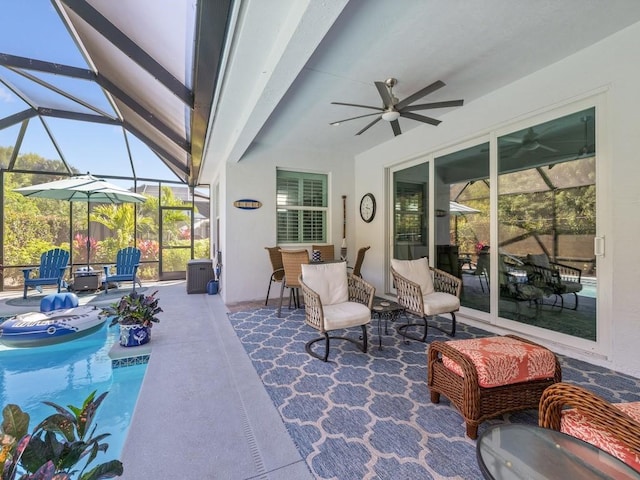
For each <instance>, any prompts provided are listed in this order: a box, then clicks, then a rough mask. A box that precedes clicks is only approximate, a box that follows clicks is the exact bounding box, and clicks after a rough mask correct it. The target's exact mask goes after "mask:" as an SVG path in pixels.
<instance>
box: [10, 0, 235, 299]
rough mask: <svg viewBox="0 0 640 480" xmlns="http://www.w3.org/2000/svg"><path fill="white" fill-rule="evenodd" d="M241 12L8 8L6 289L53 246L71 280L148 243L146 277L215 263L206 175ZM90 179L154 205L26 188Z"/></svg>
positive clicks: (143, 2) (141, 5)
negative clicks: (42, 194)
mask: <svg viewBox="0 0 640 480" xmlns="http://www.w3.org/2000/svg"><path fill="white" fill-rule="evenodd" d="M230 3H231V2H230V0H229V1H215V2H194V1H183V0H178V1H175V2H166V3H165V4H164V5H163V8H162V9H158V8H154V5H155V3H154V1H153V0H139V1H136V2H127V3H126V5H124V4H122V3H120V2H105V1H100V0H89V1H84V0H34V1H29V2H17V1H15V2H14V1H12V2H3V4H2V18H3V22H2V23H3V28H2V29H0V167H1V171H0V187H1V189H2V190H1V195H0V201H1V205H0V207H1V213H2V222H1V224H0V229H1V232H0V233H1V235H0V242H1V245H0V247H1V248H0V263H1V264H2V267H3V268H2V277H1V283H0V288H2V289H7V288H14V287H15V288H18V287H21V285H22V279H23V275H22V272H21V268H24V267H27V266H37V265H38V264H39V259H40V255H41V253H42V252H44V251H46V250H48V249H50V248H54V247H60V248H64V249H65V250H68V251H69V252H70V254H71V260H70V263H71V265H72V270H70V273H72V272H73V269H76V268H78V267H80V266H86V265H87V264H88V265H89V266H91V267H92V268H94V269H101V266H102V265H105V264H113V263H115V256H116V252H117V251H118V250H119V249H120V248H123V247H127V246H136V247H138V248H140V250H141V251H142V261H141V268H140V276H141V277H142V279H143V280H144V279H172V278H184V275H185V271H186V265H187V262H188V260H189V259H192V258H210V257H211V249H212V248H214V246H213V245H212V242H211V241H210V231H211V230H210V211H211V207H210V200H209V197H210V195H209V187H208V185H201V184H199V179H198V177H199V172H200V167H201V161H202V152H203V149H204V138H205V134H206V128H207V123H208V121H209V117H210V113H211V112H210V109H211V104H212V98H213V95H214V91H215V83H216V79H217V72H218V65H219V60H220V56H221V54H222V49H223V46H224V41H223V39H224V36H225V34H226V25H227V23H228V14H229V5H230ZM202 22H206V23H207V25H208V28H207V29H206V32H205V31H204V30H200V29H199V28H198V26H199V25H200V24H201V23H202ZM203 58H206V59H207V61H206V62H204V61H202V59H203ZM196 66H198V68H196ZM86 173H91V174H92V175H94V176H96V177H99V178H103V179H105V180H108V181H109V182H110V183H113V184H115V185H117V186H119V187H121V188H124V189H127V190H130V191H131V192H137V193H139V194H142V195H143V196H145V197H146V201H145V202H144V203H139V204H126V203H125V204H100V203H88V202H67V201H61V200H49V199H41V198H27V197H24V196H23V195H21V194H20V193H17V192H16V191H15V189H16V188H19V187H24V186H30V185H34V184H39V183H45V182H50V181H54V180H58V179H62V178H68V177H70V176H74V175H78V174H86ZM87 210H89V212H87ZM87 213H88V215H87ZM89 224H90V225H89Z"/></svg>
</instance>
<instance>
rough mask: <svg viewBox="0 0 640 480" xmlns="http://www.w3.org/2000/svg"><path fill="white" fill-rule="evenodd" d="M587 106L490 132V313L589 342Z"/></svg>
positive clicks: (592, 318)
mask: <svg viewBox="0 0 640 480" xmlns="http://www.w3.org/2000/svg"><path fill="white" fill-rule="evenodd" d="M595 129H596V124H595V108H590V109H587V110H582V111H579V112H576V113H573V114H571V115H566V116H563V117H561V118H557V119H554V120H551V121H548V122H545V123H540V124H537V125H532V126H530V127H527V128H525V129H522V130H519V131H516V132H513V133H510V134H508V135H504V136H501V137H499V138H498V191H499V196H498V253H499V257H498V273H499V276H498V281H499V288H500V303H499V311H498V314H499V316H500V317H504V318H509V319H513V320H516V321H518V322H523V323H528V324H532V325H536V326H538V327H542V328H545V329H549V330H554V331H557V332H561V333H565V334H568V335H573V336H577V337H580V338H584V339H586V340H593V341H595V340H596V300H597V294H596V292H597V289H596V286H597V275H596V273H597V269H596V257H595V255H594V239H595V235H596V144H595Z"/></svg>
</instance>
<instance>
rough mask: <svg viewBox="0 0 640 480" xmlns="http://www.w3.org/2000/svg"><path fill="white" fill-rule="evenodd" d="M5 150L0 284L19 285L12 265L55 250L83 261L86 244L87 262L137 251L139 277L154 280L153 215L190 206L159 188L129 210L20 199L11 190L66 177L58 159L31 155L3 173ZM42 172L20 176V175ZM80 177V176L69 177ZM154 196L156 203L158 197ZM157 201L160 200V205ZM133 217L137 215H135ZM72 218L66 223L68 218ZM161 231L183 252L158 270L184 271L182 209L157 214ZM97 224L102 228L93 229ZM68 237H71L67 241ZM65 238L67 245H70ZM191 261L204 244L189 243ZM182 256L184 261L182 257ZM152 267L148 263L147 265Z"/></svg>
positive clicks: (0, 162) (156, 237) (186, 220)
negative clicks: (123, 251) (1, 275)
mask: <svg viewBox="0 0 640 480" xmlns="http://www.w3.org/2000/svg"><path fill="white" fill-rule="evenodd" d="M11 153H12V149H11V148H6V147H0V168H3V169H5V171H4V172H3V179H4V189H3V190H4V211H3V213H4V238H3V242H4V252H3V253H4V260H5V262H4V267H5V268H4V282H5V285H11V284H15V285H19V284H20V283H21V281H22V272H21V271H20V269H19V268H11V267H12V266H16V267H18V266H22V265H37V264H38V263H39V259H40V255H41V254H42V252H44V251H46V250H49V249H51V248H55V247H60V248H63V249H65V250H69V251H70V252H71V253H72V260H73V263H74V264H76V265H82V264H84V263H86V262H87V240H88V241H89V243H90V244H91V248H90V252H91V258H90V259H88V260H89V262H91V263H102V264H110V263H113V261H114V259H115V257H116V254H117V252H118V250H120V249H121V248H124V247H127V246H137V247H138V248H140V250H142V253H143V255H142V261H143V263H142V265H141V267H140V269H139V273H138V274H139V276H140V277H142V278H143V279H145V278H146V279H149V278H156V276H157V270H158V269H157V266H158V264H157V262H158V260H159V258H160V231H159V224H160V221H159V212H160V202H161V201H162V206H163V207H187V208H188V207H190V203H188V202H184V201H182V200H181V199H179V198H177V197H176V196H175V195H174V191H173V190H172V188H171V187H169V186H166V185H164V186H162V187H161V189H160V191H159V192H157V193H156V195H155V196H154V195H146V196H147V201H146V202H145V203H143V204H140V205H137V207H135V208H134V206H133V205H132V204H122V205H107V204H91V206H89V205H88V204H87V203H84V202H73V203H72V204H71V203H69V202H66V201H60V200H49V199H39V198H26V197H24V196H22V195H21V194H19V193H17V192H15V191H14V189H16V188H19V187H22V186H28V185H33V184H38V183H45V182H50V181H54V180H58V179H61V178H65V177H63V176H61V175H58V174H55V173H54V172H66V168H65V166H64V164H63V163H62V162H61V161H60V160H45V159H43V158H42V157H40V156H38V155H34V154H26V155H19V156H18V157H17V161H16V164H15V168H16V169H17V168H20V170H21V171H20V172H12V171H9V170H6V169H7V167H8V165H9V161H10V159H11ZM35 171H40V172H48V173H25V172H35ZM73 173H80V172H73ZM158 197H160V198H158ZM160 199H161V200H160ZM87 208H89V209H90V217H89V218H90V221H91V232H90V233H91V236H90V238H88V239H87V234H86V232H87ZM136 215H137V216H136ZM70 216H71V218H72V219H73V223H72V224H70V222H69V219H70ZM162 220H163V227H164V229H165V232H174V231H175V232H176V235H175V237H170V238H165V242H173V241H174V240H175V241H176V242H179V245H180V246H183V247H185V249H184V250H182V249H178V250H167V251H165V252H163V254H164V257H163V266H164V267H165V270H167V271H176V270H180V271H183V270H185V265H186V262H187V261H188V260H189V259H190V258H191V239H190V238H189V236H186V237H185V236H184V234H183V233H182V232H183V230H181V228H183V227H185V226H187V227H188V228H190V225H191V222H190V217H189V215H187V214H186V213H185V212H184V210H180V209H175V210H171V209H169V210H166V209H165V210H163V218H162ZM97 224H99V225H101V226H102V227H99V226H97ZM70 233H71V235H72V236H70ZM70 239H71V243H70ZM194 247H195V251H194V255H195V257H196V258H205V257H208V256H209V240H208V239H202V240H194ZM185 253H186V256H185ZM149 262H152V263H149Z"/></svg>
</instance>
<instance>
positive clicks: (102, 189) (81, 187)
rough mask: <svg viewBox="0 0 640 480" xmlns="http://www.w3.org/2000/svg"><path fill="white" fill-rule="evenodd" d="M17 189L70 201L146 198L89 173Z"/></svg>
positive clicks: (38, 196)
mask: <svg viewBox="0 0 640 480" xmlns="http://www.w3.org/2000/svg"><path fill="white" fill-rule="evenodd" d="M15 191H16V192H19V193H21V194H22V195H24V196H25V197H37V198H50V199H53V200H67V201H70V202H91V203H142V202H144V201H145V200H146V198H145V197H144V196H142V195H140V194H138V193H134V192H130V191H129V190H126V189H124V188H121V187H118V186H117V185H113V184H111V183H109V182H107V181H106V180H103V179H101V178H97V177H94V176H93V175H89V174H87V175H78V176H75V177H70V178H65V179H63V180H56V181H54V182H47V183H40V184H38V185H31V186H29V187H21V188H16V189H15Z"/></svg>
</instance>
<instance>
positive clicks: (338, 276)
mask: <svg viewBox="0 0 640 480" xmlns="http://www.w3.org/2000/svg"><path fill="white" fill-rule="evenodd" d="M302 281H303V282H304V283H305V284H306V285H307V286H308V287H309V288H310V289H311V290H313V291H314V292H316V293H317V294H318V295H320V302H322V307H323V308H326V307H327V306H328V305H333V304H335V303H343V302H346V301H348V300H349V283H348V281H347V263H346V262H338V263H321V264H316V265H311V264H309V265H305V264H302Z"/></svg>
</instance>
